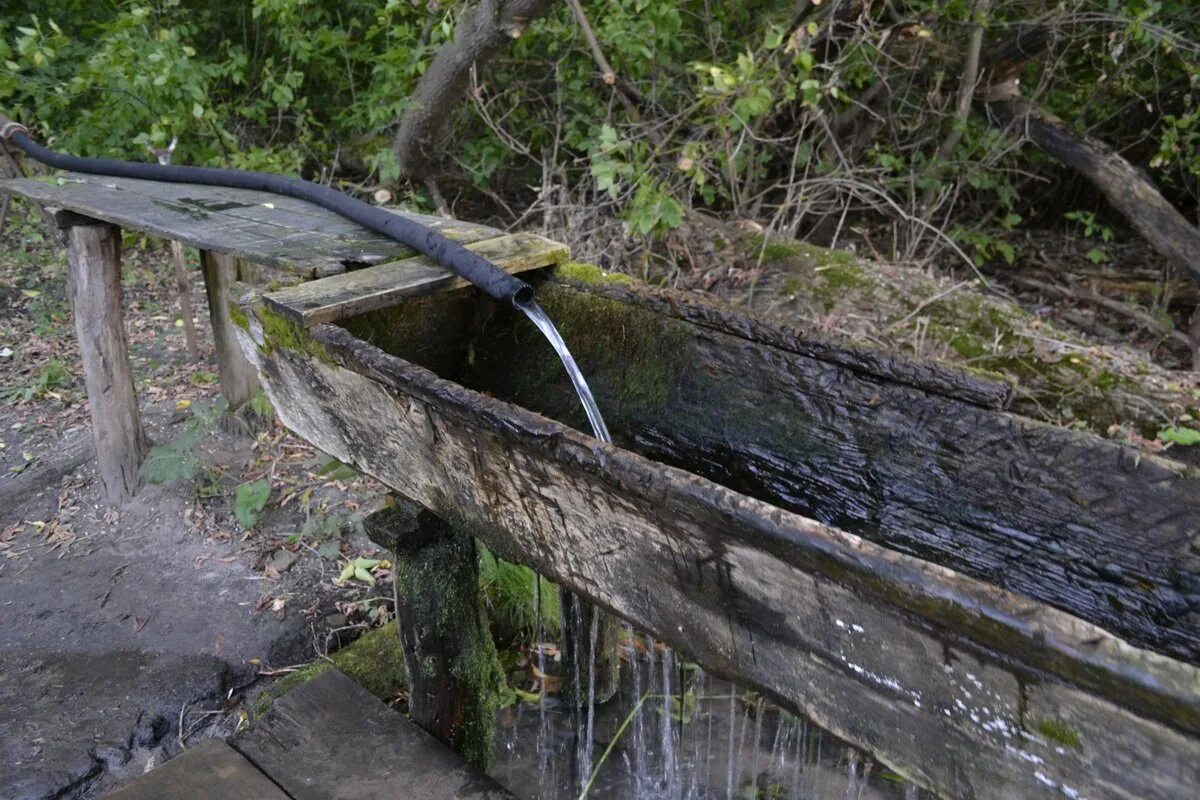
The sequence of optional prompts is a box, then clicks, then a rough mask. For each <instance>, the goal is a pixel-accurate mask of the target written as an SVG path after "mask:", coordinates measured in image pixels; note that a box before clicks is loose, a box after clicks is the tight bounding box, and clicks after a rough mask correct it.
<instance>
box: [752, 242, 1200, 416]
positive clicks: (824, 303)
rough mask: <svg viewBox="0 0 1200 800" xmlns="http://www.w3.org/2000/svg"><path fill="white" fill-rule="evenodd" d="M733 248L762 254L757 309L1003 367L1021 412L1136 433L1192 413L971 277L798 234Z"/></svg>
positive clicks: (1172, 394) (1190, 401) (993, 370)
mask: <svg viewBox="0 0 1200 800" xmlns="http://www.w3.org/2000/svg"><path fill="white" fill-rule="evenodd" d="M744 252H745V253H746V254H747V256H748V257H749V258H751V259H754V260H757V259H758V257H759V256H760V255H761V257H762V263H763V264H764V266H765V267H766V268H767V269H766V274H767V276H768V277H767V278H766V279H764V281H763V282H761V283H760V285H759V286H758V288H757V289H756V291H755V295H754V305H755V307H756V308H757V309H758V310H759V311H766V312H768V314H769V315H770V316H775V317H777V318H785V319H786V321H787V322H788V323H789V324H795V323H796V321H797V320H798V319H808V320H811V321H813V322H815V323H817V324H819V325H821V326H822V327H828V328H830V329H832V330H835V331H838V332H840V333H845V334H848V335H849V336H850V338H852V339H854V340H856V341H860V342H863V343H865V344H871V343H875V344H879V343H881V342H883V343H886V345H887V346H888V347H889V348H891V349H893V350H897V351H900V352H905V351H907V352H910V353H915V354H917V355H920V356H924V357H932V358H934V359H938V360H942V361H947V362H950V363H952V364H953V365H954V366H957V367H959V368H962V369H965V370H968V371H971V372H974V373H975V374H979V375H981V377H985V378H989V379H995V378H996V377H998V376H1000V377H1003V378H1004V379H1007V380H1009V381H1010V382H1012V383H1013V384H1014V387H1015V393H1014V403H1013V410H1015V411H1017V412H1018V413H1021V414H1024V415H1026V416H1029V417H1032V418H1035V419H1041V420H1044V421H1047V422H1052V423H1056V424H1063V425H1071V426H1073V427H1080V428H1088V429H1091V430H1093V431H1096V432H1100V433H1103V432H1105V431H1107V430H1109V428H1110V427H1112V426H1114V425H1115V426H1120V427H1121V428H1123V429H1133V430H1136V431H1137V432H1138V433H1140V434H1141V435H1142V436H1143V437H1146V438H1153V437H1154V435H1155V434H1156V433H1157V431H1158V430H1159V429H1161V428H1162V426H1163V424H1164V420H1165V419H1166V418H1169V417H1174V416H1178V415H1181V414H1182V415H1187V414H1191V415H1193V416H1200V414H1198V410H1200V409H1198V404H1197V401H1198V400H1200V397H1195V396H1189V395H1188V393H1187V392H1185V391H1180V390H1178V389H1172V388H1171V387H1170V382H1169V381H1166V380H1164V379H1163V375H1162V373H1161V370H1157V369H1156V368H1155V367H1153V365H1151V364H1149V363H1143V362H1137V360H1136V358H1134V357H1132V356H1130V355H1129V354H1122V353H1119V352H1115V351H1113V350H1112V349H1111V348H1104V347H1098V346H1096V345H1095V344H1094V343H1091V342H1088V341H1085V340H1083V339H1081V338H1080V337H1078V336H1075V335H1073V334H1071V333H1069V332H1067V331H1064V330H1061V329H1059V328H1057V327H1056V326H1054V325H1053V324H1052V323H1051V322H1049V321H1047V320H1045V319H1041V318H1038V317H1035V316H1034V315H1032V314H1030V313H1028V312H1026V311H1024V310H1023V309H1021V308H1020V307H1018V306H1016V305H1014V304H1013V303H1011V302H1009V301H1007V300H1005V299H1004V298H1002V297H999V296H994V295H991V294H985V293H984V292H983V291H981V290H980V288H978V287H972V286H954V285H953V284H952V283H950V282H948V281H939V280H938V279H936V278H934V277H931V276H930V275H929V274H928V273H926V272H923V271H921V270H919V269H916V268H913V267H907V266H903V265H896V264H888V263H882V262H871V261H866V260H860V259H858V258H857V257H856V256H855V255H854V254H853V253H850V252H848V251H838V250H828V249H825V248H821V247H815V246H813V245H809V244H806V243H803V242H793V241H782V240H775V239H772V240H770V241H767V242H764V241H763V239H762V237H754V238H751V239H750V240H748V241H747V242H745V243H744ZM1164 415H1165V416H1164Z"/></svg>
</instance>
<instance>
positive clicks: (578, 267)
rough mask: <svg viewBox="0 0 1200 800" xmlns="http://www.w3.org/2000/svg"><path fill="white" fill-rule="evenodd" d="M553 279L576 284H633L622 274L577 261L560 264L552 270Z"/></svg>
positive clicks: (628, 277) (630, 278) (632, 280)
mask: <svg viewBox="0 0 1200 800" xmlns="http://www.w3.org/2000/svg"><path fill="white" fill-rule="evenodd" d="M554 275H555V277H558V278H565V279H567V280H572V281H575V282H577V283H583V284H595V283H627V284H628V283H635V281H634V279H633V278H632V277H631V276H629V275H626V274H625V273H623V272H605V271H604V270H602V269H600V268H599V267H597V266H596V265H595V264H583V263H580V262H578V261H568V262H566V263H565V264H560V265H559V266H558V267H556V268H555V270H554Z"/></svg>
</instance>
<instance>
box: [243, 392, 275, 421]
mask: <svg viewBox="0 0 1200 800" xmlns="http://www.w3.org/2000/svg"><path fill="white" fill-rule="evenodd" d="M248 404H249V406H250V411H251V412H252V413H253V414H254V415H255V416H256V417H258V418H260V419H274V418H275V406H274V405H272V404H271V398H269V397H267V393H266V392H264V391H263V390H262V389H261V388H255V390H254V391H253V392H251V393H250V400H249V401H248Z"/></svg>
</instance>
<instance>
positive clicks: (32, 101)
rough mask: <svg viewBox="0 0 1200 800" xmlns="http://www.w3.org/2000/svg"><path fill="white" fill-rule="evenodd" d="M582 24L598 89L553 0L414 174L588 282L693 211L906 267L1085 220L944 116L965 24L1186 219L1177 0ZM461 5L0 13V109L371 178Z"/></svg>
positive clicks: (232, 156) (139, 145) (1196, 155)
mask: <svg viewBox="0 0 1200 800" xmlns="http://www.w3.org/2000/svg"><path fill="white" fill-rule="evenodd" d="M584 5H585V8H586V11H587V13H588V15H589V17H590V20H591V24H592V26H593V28H594V29H595V32H596V35H597V38H598V39H599V41H600V42H601V44H602V47H603V48H604V50H605V54H606V56H607V58H608V60H609V61H610V62H611V64H612V68H613V70H614V71H615V73H616V76H617V78H618V81H617V83H616V84H615V86H608V85H606V84H605V83H604V82H603V81H601V80H600V79H599V75H598V70H597V67H596V64H595V63H594V61H593V57H592V54H591V52H590V50H589V48H588V46H587V44H586V42H585V40H584V37H583V36H582V35H581V33H580V29H579V26H578V24H577V23H576V20H575V19H574V17H573V16H572V14H571V13H570V9H569V8H568V7H567V5H566V4H564V3H559V4H554V5H553V6H552V7H551V11H550V13H549V14H548V15H547V16H546V17H545V18H544V19H541V20H539V21H537V22H536V24H534V25H533V26H532V27H531V28H530V29H529V30H528V31H527V32H526V33H525V34H524V35H523V36H522V37H521V38H520V39H519V40H517V41H516V42H514V44H513V46H512V48H511V49H510V50H509V51H508V52H507V53H506V54H505V55H504V56H503V57H502V58H500V59H498V60H496V61H494V62H492V63H490V64H488V65H487V66H486V67H485V68H483V69H481V71H480V74H479V76H478V80H479V85H478V86H477V87H475V88H474V89H473V91H472V92H471V99H470V103H469V104H468V105H467V106H465V107H464V108H462V109H461V110H460V112H459V113H458V114H457V117H456V119H454V120H453V121H452V124H451V126H450V127H451V129H452V134H451V132H449V131H448V132H447V136H446V141H445V143H444V148H445V156H444V157H443V158H442V159H441V161H440V163H439V165H438V177H439V180H441V181H442V182H443V183H450V184H452V185H453V186H454V188H455V189H456V190H457V191H458V192H460V193H463V194H465V195H466V196H468V197H471V198H473V199H474V200H476V201H480V202H483V203H486V204H487V206H489V207H492V208H496V209H497V212H498V213H499V212H500V211H502V209H503V207H504V205H508V206H511V207H512V208H514V209H519V208H521V207H522V206H525V207H529V206H533V210H537V206H538V205H539V204H540V205H541V206H542V207H543V208H542V212H543V213H542V221H543V223H544V224H545V225H546V226H548V227H550V228H556V229H559V230H560V231H564V232H565V233H564V235H566V236H567V237H568V238H572V239H581V238H583V237H586V236H602V237H608V238H607V239H604V240H602V241H600V242H598V243H597V244H595V246H594V247H590V249H589V247H584V249H583V250H581V252H580V255H582V256H584V257H592V256H596V257H597V258H598V259H599V260H600V262H601V265H602V266H613V263H612V262H613V261H614V260H618V259H620V258H622V257H623V252H624V251H623V250H621V249H619V248H618V249H616V250H613V249H612V248H611V247H610V245H611V244H613V243H616V242H620V243H621V244H625V242H624V240H625V239H629V238H632V239H634V240H650V239H656V238H661V237H663V236H664V235H666V234H668V233H669V232H670V231H671V230H672V229H674V228H676V227H678V226H680V225H681V224H682V223H683V221H684V220H685V219H686V218H687V215H688V213H689V211H690V210H691V209H703V210H705V211H710V212H716V213H718V214H722V215H726V216H732V217H736V218H751V219H755V220H758V221H760V222H761V223H762V224H763V225H765V226H766V227H768V228H769V229H770V231H771V232H772V233H785V234H789V235H804V234H808V233H814V232H815V233H819V234H821V235H825V236H828V235H829V234H830V232H831V231H839V230H841V229H843V228H844V227H845V226H846V225H847V224H850V223H853V222H856V221H859V220H866V221H867V222H872V221H887V222H889V223H890V222H895V223H898V224H900V225H901V226H902V227H903V228H904V229H905V230H906V231H907V233H906V236H905V237H904V241H905V243H906V245H907V247H906V250H905V252H906V253H908V254H910V255H912V254H915V253H918V252H920V253H924V252H927V251H929V250H937V249H938V248H944V247H949V246H950V245H951V243H952V242H954V243H956V244H957V245H958V246H964V247H967V248H968V249H970V250H972V252H973V254H974V255H975V257H976V258H977V259H980V260H982V259H988V258H997V257H999V258H1004V259H1006V260H1011V259H1012V253H1011V252H1010V250H1011V245H1008V244H1003V240H1004V238H1005V237H1004V235H1003V234H1004V231H1005V229H1006V228H1010V227H1012V224H1015V223H1010V224H1005V221H1006V220H1009V221H1011V220H1013V219H1017V220H1021V221H1022V222H1021V224H1028V223H1030V222H1035V223H1037V222H1040V223H1041V224H1062V222H1061V220H1062V216H1063V214H1064V213H1066V212H1068V211H1077V210H1082V211H1087V212H1093V213H1098V212H1100V211H1101V210H1102V209H1103V205H1102V201H1101V200H1100V199H1098V198H1097V197H1096V196H1095V193H1094V192H1085V193H1081V192H1078V191H1074V190H1072V189H1071V188H1070V185H1068V187H1067V189H1066V190H1064V191H1061V192H1055V193H1053V195H1051V194H1049V193H1046V192H1045V191H1044V190H1043V186H1044V184H1045V182H1046V180H1047V178H1053V179H1055V180H1057V181H1059V182H1062V180H1063V178H1064V176H1065V175H1066V173H1065V172H1064V170H1063V168H1062V167H1061V166H1060V165H1058V164H1056V163H1053V162H1051V161H1050V160H1049V159H1048V158H1046V157H1044V156H1042V155H1039V154H1038V153H1037V152H1036V151H1035V150H1033V149H1031V148H1014V147H1013V146H1012V140H1011V138H1010V137H1008V136H1006V135H1004V134H1002V133H1001V132H999V131H997V130H995V129H993V128H990V127H989V126H988V123H987V120H986V119H984V118H983V116H982V115H980V114H978V113H973V114H970V115H969V116H968V117H967V118H966V120H965V122H964V121H960V120H959V119H957V118H956V116H955V114H954V105H955V97H956V94H957V92H958V89H959V87H958V78H959V76H960V74H961V63H962V59H963V53H964V51H965V49H966V46H967V41H968V40H969V37H970V33H971V30H972V28H973V27H974V26H975V25H976V24H982V25H984V26H985V34H986V35H985V41H986V42H987V43H988V44H989V45H990V44H993V43H995V42H997V41H1001V40H1003V39H1005V38H1006V37H1008V36H1010V35H1011V34H1012V32H1013V31H1014V30H1015V29H1016V26H1018V25H1020V24H1022V23H1025V22H1028V21H1030V20H1037V21H1039V22H1040V23H1041V24H1044V25H1046V26H1048V27H1049V28H1050V30H1051V33H1052V43H1051V46H1050V49H1049V51H1048V53H1047V54H1046V56H1045V57H1044V58H1041V59H1039V60H1038V61H1037V62H1035V63H1032V64H1031V65H1030V66H1029V67H1028V68H1027V69H1026V71H1025V73H1024V74H1023V75H1022V76H1021V77H1022V84H1023V86H1024V87H1025V89H1024V92H1025V93H1026V94H1027V96H1030V97H1032V98H1035V99H1036V100H1037V101H1038V102H1039V103H1041V104H1042V105H1043V106H1045V107H1046V108H1048V109H1049V110H1050V111H1052V112H1054V113H1057V114H1059V115H1060V116H1062V117H1063V118H1065V119H1067V120H1069V121H1071V122H1072V123H1074V124H1076V125H1077V126H1078V128H1079V129H1080V130H1086V131H1087V132H1089V133H1091V134H1092V135H1095V136H1097V137H1099V138H1101V139H1103V140H1105V141H1107V142H1109V143H1110V144H1112V145H1114V146H1115V147H1117V148H1118V149H1119V150H1121V151H1122V152H1123V153H1125V154H1126V155H1127V156H1128V157H1129V158H1131V159H1133V160H1134V161H1135V162H1136V163H1138V164H1139V165H1141V166H1144V167H1145V168H1146V169H1148V170H1149V171H1150V172H1151V173H1152V175H1153V177H1154V178H1155V180H1156V181H1157V182H1158V183H1159V184H1160V185H1162V186H1164V187H1165V188H1166V190H1167V191H1168V192H1169V193H1170V196H1171V199H1172V200H1173V201H1175V202H1176V203H1177V204H1179V205H1181V206H1183V207H1184V208H1194V207H1195V205H1196V201H1197V198H1198V197H1200V134H1197V133H1196V124H1195V123H1196V120H1197V115H1198V114H1200V111H1198V110H1197V109H1198V104H1197V99H1198V98H1200V44H1197V42H1198V41H1200V6H1198V5H1197V4H1195V3H1194V2H1192V1H1191V0H1066V2H1064V3H1060V4H1057V5H1055V6H1054V8H1053V9H1051V10H1049V11H1047V7H1046V5H1045V4H1044V3H1040V2H1034V1H1033V0H1017V2H1012V3H999V2H991V3H990V12H989V14H988V15H987V17H986V18H982V19H981V17H980V15H979V13H977V12H978V5H977V3H976V2H975V1H974V0H910V2H905V3H897V4H881V3H874V4H851V3H841V4H838V3H822V4H803V3H796V2H794V0H747V2H742V3H710V2H701V1H700V0H672V2H651V0H606V2H603V3H601V2H587V3H585V4H584ZM461 7H462V4H458V3H450V2H445V1H444V0H428V2H420V3H417V2H402V1H401V0H387V2H383V3H380V2H377V1H375V0H370V1H368V0H347V1H346V2H337V3H335V2H332V0H253V2H251V3H245V2H240V1H239V2H234V0H216V1H215V2H207V1H206V2H200V1H199V0H126V2H119V3H111V4H101V3H86V2H81V0H39V1H38V2H36V3H34V2H29V1H28V0H25V1H24V2H9V3H6V4H5V14H4V16H5V18H6V19H9V20H12V21H13V23H14V24H13V26H12V27H10V28H9V29H8V30H7V31H6V32H5V34H4V35H3V36H0V60H2V61H3V63H4V65H5V71H4V72H3V73H2V74H0V105H3V106H4V107H6V108H8V109H10V110H13V111H15V112H16V115H17V116H18V117H20V118H21V119H23V120H25V121H27V122H28V123H31V124H32V125H33V126H34V127H35V128H37V130H38V132H39V133H40V134H41V135H42V136H43V137H46V138H50V139H53V140H55V141H56V143H57V144H59V145H61V146H62V147H64V148H67V149H72V150H78V151H81V152H86V153H89V154H94V155H107V156H121V157H126V158H146V157H147V155H146V153H145V145H146V144H161V143H163V142H165V141H169V140H170V139H171V138H172V137H178V138H179V149H178V155H177V161H179V162H183V163H206V164H227V165H233V166H239V167H246V168H254V169H268V170H272V171H276V172H285V173H292V174H295V173H301V174H304V175H306V176H310V177H316V178H322V179H330V178H334V179H345V180H347V181H354V182H355V184H356V185H367V184H371V183H372V182H375V183H385V184H387V183H392V182H394V181H395V179H396V178H397V168H396V164H395V161H394V158H393V157H392V154H391V142H390V139H391V136H392V134H393V132H394V130H395V124H396V121H397V119H398V117H399V116H400V115H401V114H403V113H404V112H405V111H406V110H407V108H408V102H409V101H408V100H407V98H408V97H409V95H410V93H411V91H412V89H413V87H414V85H415V83H416V81H417V79H418V78H419V76H420V75H421V73H422V71H423V70H424V69H425V67H426V66H427V65H428V63H429V61H430V59H431V57H432V55H433V53H434V52H436V50H437V49H438V48H439V47H440V46H441V45H442V44H444V43H445V42H446V41H448V40H449V39H451V38H452V36H453V32H454V21H455V15H456V14H457V13H458V10H459V8H461ZM798 8H801V9H803V8H807V12H806V13H805V14H803V15H797V9H798ZM850 11H853V12H854V13H848V12H850ZM947 143H949V144H952V145H953V146H952V147H949V148H948V149H945V148H946V145H947ZM944 149H945V152H943V150H944ZM539 187H545V188H548V189H553V188H554V187H557V191H549V192H547V191H544V190H543V188H539ZM411 189H412V192H413V194H411V195H409V198H410V199H418V200H420V199H421V193H422V192H423V191H424V189H423V187H411ZM497 198H499V203H497V202H496V200H497ZM564 201H565V202H564ZM519 213H520V212H519V211H514V212H513V214H514V216H517V215H519ZM952 213H953V221H954V223H955V224H953V225H951V224H950V223H949V220H951V215H952ZM526 219H528V217H526ZM605 220H613V221H616V222H619V223H620V224H619V225H617V226H615V227H614V226H606V225H605V224H603V223H604V221H605ZM584 223H586V224H584ZM593 223H595V224H593ZM935 229H937V230H940V231H941V233H935ZM822 232H823V233H822ZM583 244H585V245H586V244H587V242H586V241H585V242H583Z"/></svg>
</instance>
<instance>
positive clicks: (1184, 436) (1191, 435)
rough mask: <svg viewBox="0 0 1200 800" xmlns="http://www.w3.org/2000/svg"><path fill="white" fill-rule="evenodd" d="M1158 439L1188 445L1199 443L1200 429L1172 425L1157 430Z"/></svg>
mask: <svg viewBox="0 0 1200 800" xmlns="http://www.w3.org/2000/svg"><path fill="white" fill-rule="evenodd" d="M1158 440H1159V441H1160V442H1173V443H1174V444H1178V445H1182V446H1184V447H1188V446H1191V445H1194V444H1200V431H1198V430H1195V429H1193V428H1180V427H1177V426H1175V425H1172V426H1170V427H1169V428H1163V429H1162V430H1161V431H1159V432H1158Z"/></svg>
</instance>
